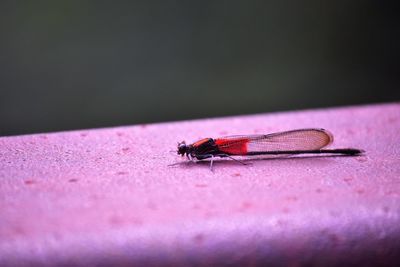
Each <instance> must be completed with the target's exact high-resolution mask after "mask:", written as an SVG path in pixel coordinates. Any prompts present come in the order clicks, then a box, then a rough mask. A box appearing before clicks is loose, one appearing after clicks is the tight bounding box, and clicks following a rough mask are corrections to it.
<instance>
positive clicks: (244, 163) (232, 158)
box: [218, 154, 249, 165]
mask: <svg viewBox="0 0 400 267" xmlns="http://www.w3.org/2000/svg"><path fill="white" fill-rule="evenodd" d="M218 156H220V157H227V158H230V159H231V160H234V161H236V162H239V163H240V164H243V165H249V164H248V163H246V162H243V161H241V160H238V159H235V158H234V157H232V156H230V155H228V154H221V155H218Z"/></svg>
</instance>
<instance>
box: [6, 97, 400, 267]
mask: <svg viewBox="0 0 400 267" xmlns="http://www.w3.org/2000/svg"><path fill="white" fill-rule="evenodd" d="M306 127H318V128H326V129H329V130H330V131H331V132H332V133H333V134H334V136H335V139H336V140H335V142H334V144H333V145H332V146H331V147H355V148H361V149H364V150H365V151H366V155H365V156H359V157H310V156H308V157H303V158H284V159H264V160H254V161H252V165H248V166H243V165H241V164H238V163H235V162H233V161H230V160H229V159H228V160H225V159H223V160H218V161H216V162H215V171H214V173H212V172H210V170H209V165H208V164H207V163H205V164H201V163H200V164H185V163H183V164H179V165H177V166H174V167H168V166H167V165H168V164H171V163H174V162H178V161H184V160H183V159H182V158H179V157H178V156H177V155H175V154H173V153H170V152H169V151H170V150H175V149H176V144H177V142H178V141H182V140H186V141H187V142H193V141H196V140H197V139H199V138H202V137H218V136H221V135H232V134H252V133H269V132H275V131H281V130H289V129H295V128H306ZM399 147H400V104H386V105H372V106H361V107H350V108H339V109H326V110H317V111H302V112H288V113H274V114H264V115H255V116H241V117H230V118H222V119H210V120H197V121H186V122H174V123H163V124H151V125H139V126H132V127H119V128H110V129H98V130H84V131H74V132H63V133H54V134H38V135H29V136H17V137H3V138H0V159H1V161H0V266H17V265H21V266H22V265H41V266H46V265H61V264H64V265H66V266H69V265H82V266H85V265H129V264H137V266H153V265H170V266H191V265H195V266H209V265H212V264H226V265H229V264H231V265H237V266H244V265H245V266H258V265H260V266H263V265H264V264H267V263H272V264H274V265H283V266H287V265H290V266H300V265H308V266H309V265H311V264H316V265H321V266H333V265H340V264H345V265H348V264H355V263H361V264H363V265H364V266H366V265H377V264H386V265H388V266H389V265H393V266H395V265H396V261H398V260H399V259H400V164H399V163H400V160H399V157H400V148H399Z"/></svg>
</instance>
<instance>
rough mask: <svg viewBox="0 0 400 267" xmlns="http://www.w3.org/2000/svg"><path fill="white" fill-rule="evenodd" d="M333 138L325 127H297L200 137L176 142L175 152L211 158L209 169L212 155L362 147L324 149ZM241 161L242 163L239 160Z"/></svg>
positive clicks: (350, 152) (344, 152)
mask: <svg viewBox="0 0 400 267" xmlns="http://www.w3.org/2000/svg"><path fill="white" fill-rule="evenodd" d="M332 142H333V135H332V134H331V133H330V132H329V131H327V130H325V129H314V128H311V129H298V130H291V131H285V132H277V133H271V134H257V135H235V136H227V137H221V138H216V139H213V138H204V139H201V140H199V141H197V142H195V143H193V144H190V145H187V144H186V143H185V141H183V142H180V143H178V151H177V153H178V155H181V156H186V157H187V158H188V159H189V160H190V161H193V160H194V159H197V160H204V159H208V158H210V159H211V162H210V169H211V170H212V166H213V160H214V158H215V157H220V158H224V157H228V158H231V159H233V160H235V161H239V160H237V159H235V158H233V157H234V156H258V155H298V154H342V155H350V156H354V155H358V154H361V153H362V152H363V151H362V150H360V149H355V148H336V149H326V148H325V147H326V146H328V145H329V144H331V143H332ZM239 162H240V163H242V164H245V163H243V162H241V161H239Z"/></svg>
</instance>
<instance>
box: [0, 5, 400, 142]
mask: <svg viewBox="0 0 400 267" xmlns="http://www.w3.org/2000/svg"><path fill="white" fill-rule="evenodd" d="M398 18H399V12H398V8H397V4H396V1H392V2H388V1H273V2H272V1H1V2H0V38H1V39H0V135H15V134H25V133H34V132H46V131H59V130H70V129H79V128H94V127H107V126H116V125H128V124H137V123H149V122H159V121H170V120H182V119H192V118H203V117H215V116H225V115H234V114H249V113H260V112H271V111H280V110H294V109H304V108H316V107H331V106H343V105H354V104H364V103H379V102H393V101H398V100H400V90H399V85H400V75H399V63H398V62H399V59H400V57H399V55H400V52H399V48H400V42H399V36H400V27H399V26H400V23H399V19H398Z"/></svg>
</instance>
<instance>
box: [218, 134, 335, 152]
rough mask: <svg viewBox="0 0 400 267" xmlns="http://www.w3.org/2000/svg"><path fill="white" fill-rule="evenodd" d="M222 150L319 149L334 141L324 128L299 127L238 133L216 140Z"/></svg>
mask: <svg viewBox="0 0 400 267" xmlns="http://www.w3.org/2000/svg"><path fill="white" fill-rule="evenodd" d="M215 142H216V144H217V145H218V147H219V149H220V150H221V151H222V152H225V153H228V154H234V155H244V154H246V153H248V152H263V151H289V150H317V149H321V148H323V147H326V146H327V145H329V144H330V143H332V142H333V135H332V134H331V133H330V132H328V131H327V130H324V129H314V128H313V129H299V130H292V131H286V132H278V133H272V134H266V135H236V136H227V137H222V138H218V139H216V140H215Z"/></svg>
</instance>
